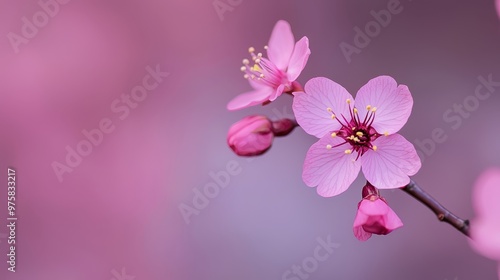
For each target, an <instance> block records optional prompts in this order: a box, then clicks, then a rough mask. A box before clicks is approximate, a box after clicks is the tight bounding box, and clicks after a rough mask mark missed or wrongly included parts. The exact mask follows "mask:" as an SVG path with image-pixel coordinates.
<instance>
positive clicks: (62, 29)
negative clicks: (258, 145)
mask: <svg viewBox="0 0 500 280" xmlns="http://www.w3.org/2000/svg"><path fill="white" fill-rule="evenodd" d="M220 1H221V2H222V3H226V5H229V6H228V7H229V8H230V9H229V10H227V11H226V12H225V13H223V14H218V13H217V11H216V9H215V8H214V4H213V3H214V2H213V0H204V1H201V0H199V1H181V0H169V1H154V0H147V1H144V0H143V1H139V0H126V1H96V0H94V1H78V0H72V1H69V2H68V3H66V4H58V5H59V6H58V7H59V10H58V11H57V12H56V13H55V15H54V16H53V17H50V18H49V19H48V23H47V24H46V26H43V27H41V28H39V30H38V31H37V32H35V33H36V34H35V35H34V36H33V38H30V39H29V40H28V42H27V43H22V44H20V45H19V46H18V48H19V52H18V53H15V51H14V49H15V48H13V46H12V44H11V42H10V40H9V37H8V34H9V33H10V32H13V33H16V34H21V28H22V26H23V21H22V19H23V17H27V18H28V19H30V20H31V19H32V18H33V16H34V15H35V14H36V13H37V12H39V11H43V10H42V8H41V6H40V4H39V3H38V2H37V1H7V0H2V1H0V34H3V37H2V38H3V39H2V40H0V63H1V64H0V65H1V66H0V94H1V97H2V100H1V102H0V129H1V131H2V133H1V135H2V136H1V140H0V143H1V148H0V184H1V185H3V186H7V178H6V177H7V167H14V168H15V169H16V172H17V186H18V187H17V201H16V202H17V216H18V218H19V220H18V227H17V242H18V244H17V263H16V270H17V272H16V273H10V272H8V271H7V265H6V259H7V257H6V254H7V253H8V251H7V243H6V239H5V238H2V236H3V235H2V234H5V233H7V230H6V229H5V226H0V249H1V250H0V251H1V254H0V260H1V261H2V263H3V265H2V266H1V267H0V275H1V279H8V280H10V279H13V280H17V279H23V280H24V279H26V280H27V279H37V280H59V279H61V280H63V279H64V280H73V279H74V280H87V279H92V280H98V279H102V280H109V279H116V280H121V279H120V278H123V279H127V278H126V277H125V276H124V275H121V274H122V272H123V271H126V275H128V276H134V277H135V280H156V279H197V280H199V279H282V275H283V273H284V272H285V271H286V270H288V269H290V268H291V266H292V265H294V264H300V263H301V262H302V260H303V259H305V258H307V257H309V256H311V255H312V252H313V251H314V248H315V247H316V246H317V241H316V239H317V238H318V237H319V238H325V237H326V236H328V235H330V236H331V239H332V240H333V241H335V242H336V243H338V244H339V245H340V246H339V247H338V248H337V249H335V251H334V252H333V253H332V254H331V255H329V257H328V259H327V260H325V261H324V262H320V263H319V264H318V267H317V269H315V271H314V272H312V273H310V275H309V278H310V279H407V280H413V279H415V280H417V279H496V278H495V277H496V267H495V263H494V262H493V261H489V260H487V259H485V258H483V257H481V256H478V255H476V254H475V253H474V252H473V251H472V250H471V249H470V248H469V245H468V243H467V242H466V239H465V237H464V236H462V235H461V234H460V233H458V232H457V231H455V230H454V229H453V228H451V227H450V226H448V225H444V224H440V223H439V222H437V220H436V218H435V217H434V216H433V214H432V213H431V212H430V211H429V210H428V209H426V208H425V207H424V206H422V205H420V204H418V203H417V202H416V201H414V200H412V199H411V198H410V197H408V196H407V195H406V194H404V193H402V192H400V191H385V192H383V195H384V196H386V197H387V199H388V201H389V203H390V204H391V206H392V208H393V209H394V210H395V211H396V212H397V213H398V214H399V215H400V217H401V219H402V220H403V222H404V223H405V226H404V227H403V228H402V229H399V230H397V231H395V232H394V233H391V234H390V235H389V236H386V237H374V238H372V239H370V240H369V241H368V242H365V243H361V242H359V241H357V240H356V239H355V237H354V236H353V234H352V222H353V219H354V215H355V211H356V205H357V203H358V201H359V200H360V198H361V197H360V190H361V187H362V185H363V183H364V181H363V180H364V179H363V178H362V177H361V176H360V177H359V178H358V180H357V181H356V182H355V183H354V184H353V186H352V187H351V188H350V189H349V190H348V191H347V192H346V193H345V194H342V195H341V196H339V197H335V198H328V199H326V198H322V197H319V196H318V195H317V194H316V192H315V189H312V188H307V187H306V186H305V185H304V184H303V182H302V180H301V168H302V163H303V159H304V157H305V153H306V151H307V149H308V148H309V146H310V145H311V144H312V143H314V142H315V139H314V138H313V137H312V136H309V135H307V134H306V133H304V132H303V131H301V130H300V129H297V130H296V131H295V132H293V133H292V135H290V136H288V137H286V138H283V139H277V140H276V141H275V143H274V147H273V148H272V149H271V150H270V151H269V152H268V153H267V154H265V155H264V156H262V157H259V158H257V159H255V160H253V161H247V160H246V159H242V158H238V157H236V156H235V155H233V154H232V152H231V151H230V150H229V149H228V148H227V146H226V143H225V141H226V139H225V137H226V132H227V129H228V128H229V126H230V125H231V124H232V123H234V122H236V121H237V120H239V119H240V118H242V117H243V116H246V115H249V114H253V113H259V114H267V115H269V116H270V117H272V118H276V117H277V116H278V115H280V114H285V115H286V114H290V113H291V108H290V106H291V98H289V97H288V96H283V97H282V98H280V99H279V100H278V101H277V102H275V103H273V104H271V105H268V106H266V107H254V108H251V109H246V110H242V111H238V112H227V111H226V110H225V105H226V103H227V102H228V101H229V100H230V99H231V98H232V97H233V96H235V95H236V94H238V93H240V92H244V91H247V90H248V89H249V85H248V84H247V82H246V81H245V80H244V79H243V78H242V77H241V72H239V67H240V63H241V60H242V59H243V58H245V57H246V56H248V54H247V52H246V50H247V48H248V47H249V46H254V47H256V48H257V49H261V48H262V47H263V46H264V45H265V44H267V40H268V39H269V35H270V32H271V29H272V27H273V25H274V23H275V22H276V21H277V20H279V19H285V20H287V21H289V22H290V23H291V25H292V29H293V31H294V33H295V37H296V39H298V38H300V37H302V36H304V35H305V36H308V37H309V39H310V42H311V50H312V54H311V57H310V59H309V64H308V65H307V66H306V69H305V70H304V72H303V74H302V76H301V77H300V78H299V81H300V82H302V83H305V82H306V81H307V80H308V79H309V78H312V77H315V76H327V77H329V78H332V79H334V80H335V81H337V82H339V83H341V84H342V85H344V86H345V87H346V88H347V89H348V90H349V91H350V92H351V93H355V92H356V91H357V89H358V88H359V87H361V86H362V85H363V84H364V83H366V82H367V81H368V80H369V79H371V78H373V77H375V76H378V75H383V74H386V75H391V76H393V77H395V78H396V80H397V81H398V82H399V83H402V84H406V85H408V86H409V88H410V90H411V91H412V93H413V97H414V100H415V104H414V109H413V114H412V116H411V118H410V120H409V122H408V124H407V125H406V126H405V128H404V129H403V131H402V134H403V135H404V136H405V137H406V138H407V139H409V140H410V141H412V142H413V143H417V142H418V141H419V142H422V141H424V139H427V138H430V137H431V136H432V131H433V130H434V129H436V128H438V129H442V130H443V131H444V132H445V134H446V135H447V138H446V141H444V143H437V144H436V147H435V151H433V152H432V153H430V152H429V153H428V154H425V153H424V156H425V158H424V159H423V167H422V169H421V171H420V172H419V173H418V174H417V176H415V180H416V181H417V182H419V184H420V185H421V186H422V187H424V188H425V189H427V190H428V191H429V192H431V193H432V194H433V195H434V196H435V197H436V198H438V199H439V200H440V201H441V202H443V203H444V204H445V205H446V206H447V207H449V208H450V209H451V210H453V211H454V212H456V213H457V214H458V215H460V216H463V217H468V218H472V217H473V216H474V213H473V209H472V207H471V203H470V194H471V186H472V184H473V182H474V180H475V178H476V177H477V176H478V175H479V173H480V172H481V171H482V170H483V169H485V168H486V167H488V166H492V165H496V166H500V145H499V144H498V139H500V130H499V129H498V121H499V119H500V110H498V107H499V105H500V96H499V92H500V87H496V88H495V90H496V91H493V92H492V94H491V96H490V97H489V98H488V99H487V100H486V101H480V102H479V103H478V104H479V105H478V106H477V108H475V109H474V110H472V111H471V112H467V116H466V117H465V116H463V117H460V118H459V119H460V125H458V119H456V117H457V116H459V115H458V113H455V112H452V113H451V115H449V116H454V117H455V120H456V121H454V122H450V121H446V120H445V119H444V118H443V114H445V113H446V112H447V111H448V110H453V108H454V107H453V106H454V104H463V102H464V100H470V96H472V95H474V91H475V89H476V87H477V85H478V84H479V81H478V77H479V76H482V77H488V76H489V75H492V79H493V80H494V81H500V70H499V69H500V68H499V66H500V54H499V50H500V21H499V19H498V16H497V14H496V11H495V3H494V1H493V0H480V1H451V0H443V1H410V0H408V1H406V0H402V1H401V3H400V6H401V8H402V11H401V12H400V13H398V14H395V15H393V16H392V18H391V22H390V23H389V24H388V25H387V27H383V28H381V30H380V33H379V34H378V35H377V36H375V37H374V38H372V39H371V41H370V43H369V45H368V46H366V47H364V48H362V49H361V52H360V53H359V54H354V55H353V56H352V61H351V62H350V63H348V62H347V60H346V59H345V57H344V55H343V54H342V51H341V49H340V48H339V45H340V44H341V43H342V42H347V43H349V44H353V39H354V36H355V31H354V27H356V26H358V27H361V28H362V29H363V28H364V27H365V25H366V24H367V23H369V22H371V21H373V15H372V14H371V13H370V11H372V10H374V11H380V10H382V9H387V5H388V3H389V2H391V1H389V0H383V1H382V0H377V1H369V2H368V1H360V0H356V1H348V0H343V1H331V0H312V1H299V0H276V1H264V0H253V1H250V0H242V1H240V2H239V1H235V0H233V1H226V0H220ZM61 2H63V1H61ZM217 3H220V2H217ZM39 20H43V18H41V19H39ZM157 65H159V67H160V69H161V70H162V71H164V72H168V73H170V75H169V76H168V77H166V78H165V79H164V80H163V81H162V82H161V83H160V84H159V85H158V87H157V88H156V89H154V90H152V91H150V92H149V93H148V94H147V97H145V99H144V100H143V101H141V102H137V107H136V108H132V109H130V112H129V114H128V115H127V116H126V117H125V118H124V119H123V120H122V119H120V118H119V117H120V114H118V113H116V112H114V111H113V110H112V108H111V104H113V102H115V100H120V98H121V96H122V94H130V93H131V91H132V89H133V88H134V87H135V86H138V85H141V84H142V82H143V78H144V77H145V76H146V75H148V72H147V71H146V67H148V66H150V67H152V68H155V67H156V66H157ZM467 98H469V99H467ZM122 104H123V103H122ZM469 107H470V105H469ZM277 112H278V115H277ZM449 114H450V113H449ZM105 118H109V119H110V120H111V121H112V124H113V125H114V127H115V129H114V130H113V131H112V132H110V133H108V134H104V137H103V140H102V143H100V144H99V145H97V146H94V147H93V148H92V152H90V154H89V155H88V156H85V157H83V158H82V161H81V163H79V164H78V165H77V166H76V167H74V168H72V172H71V173H65V174H64V175H63V176H62V182H60V180H58V177H57V176H56V174H55V172H54V170H53V167H52V163H53V162H54V161H57V162H60V163H64V162H65V157H66V154H67V151H66V147H67V146H70V147H71V148H73V149H76V146H77V144H78V143H79V142H80V141H82V140H84V139H85V137H84V136H83V134H82V130H92V129H96V128H98V127H99V123H100V122H101V120H103V119H105ZM454 124H455V125H456V126H458V127H456V129H453V127H452V126H453V125H454ZM420 151H422V152H423V149H420ZM233 161H235V162H237V164H238V166H239V167H240V169H241V174H238V175H235V176H231V177H230V181H229V182H228V184H227V186H226V187H225V188H223V189H221V190H220V192H219V194H218V195H217V196H215V197H214V198H213V199H210V201H209V205H208V206H207V207H205V208H204V209H202V210H201V211H200V212H199V213H198V215H193V216H191V217H190V223H189V224H186V222H185V220H184V218H183V215H182V214H181V212H180V210H179V207H180V205H183V204H185V205H191V206H192V205H193V203H192V200H193V197H194V191H193V189H198V190H201V189H203V187H204V186H205V185H206V184H208V183H210V182H213V181H214V180H213V179H212V177H211V176H210V175H209V173H210V172H219V171H221V170H225V169H226V165H227V164H228V163H230V164H231V163H233ZM1 190H2V191H0V201H1V203H0V220H1V223H4V222H5V224H7V222H6V217H7V209H6V208H7V205H6V195H7V189H6V187H5V188H1ZM2 228H3V229H2ZM122 268H123V269H124V270H122ZM117 274H120V275H121V277H118V276H116V275H117ZM290 279H292V278H290Z"/></svg>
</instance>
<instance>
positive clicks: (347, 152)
mask: <svg viewBox="0 0 500 280" xmlns="http://www.w3.org/2000/svg"><path fill="white" fill-rule="evenodd" d="M344 153H345V154H346V155H350V154H352V150H345V151H344Z"/></svg>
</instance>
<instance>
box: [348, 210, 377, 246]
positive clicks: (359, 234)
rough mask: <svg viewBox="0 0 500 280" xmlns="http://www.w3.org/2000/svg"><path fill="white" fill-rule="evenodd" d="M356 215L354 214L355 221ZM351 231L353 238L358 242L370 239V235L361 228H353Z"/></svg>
mask: <svg viewBox="0 0 500 280" xmlns="http://www.w3.org/2000/svg"><path fill="white" fill-rule="evenodd" d="M358 215H359V213H358V214H356V219H358ZM352 231H353V232H354V236H356V238H357V239H358V240H359V241H366V240H368V239H370V237H372V234H371V233H369V232H366V231H365V230H364V229H363V226H362V225H361V226H354V227H353V228H352Z"/></svg>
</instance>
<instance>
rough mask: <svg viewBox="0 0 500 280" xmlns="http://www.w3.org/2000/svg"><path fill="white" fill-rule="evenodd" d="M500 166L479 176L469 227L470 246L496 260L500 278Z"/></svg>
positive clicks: (473, 197) (474, 192) (475, 187)
mask: <svg viewBox="0 0 500 280" xmlns="http://www.w3.org/2000/svg"><path fill="white" fill-rule="evenodd" d="M499 197H500V168H491V169H488V170H486V171H485V172H484V173H483V174H481V176H479V178H478V180H477V181H476V184H475V186H474V191H473V196H472V199H473V200H472V201H473V205H474V209H475V210H476V214H477V215H476V218H475V219H474V221H473V222H472V227H471V238H472V239H471V242H470V244H471V246H472V247H473V248H474V249H475V250H476V251H477V252H478V253H480V254H481V255H483V256H485V257H488V258H490V259H493V260H496V261H498V262H499V264H498V277H499V279H500V218H499V217H500V203H498V198H499Z"/></svg>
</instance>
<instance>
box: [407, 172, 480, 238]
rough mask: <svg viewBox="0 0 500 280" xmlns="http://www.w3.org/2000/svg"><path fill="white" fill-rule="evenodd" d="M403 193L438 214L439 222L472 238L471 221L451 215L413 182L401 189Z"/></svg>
mask: <svg viewBox="0 0 500 280" xmlns="http://www.w3.org/2000/svg"><path fill="white" fill-rule="evenodd" d="M401 189H402V190H403V191H405V192H406V193H408V194H409V195H411V196H412V197H414V198H415V199H416V200H418V201H420V202H421V203H423V204H424V205H425V206H427V207H429V209H431V210H432V212H434V214H436V216H437V218H438V220H440V221H441V222H445V223H448V224H450V225H452V226H453V227H454V228H456V229H457V230H458V231H460V232H461V233H463V234H465V235H466V236H469V237H470V234H469V229H470V227H469V220H464V219H461V218H460V217H458V216H457V215H455V214H453V213H451V212H450V211H449V210H448V209H446V208H445V207H444V206H443V205H441V204H440V203H439V202H438V201H437V200H436V199H435V198H433V197H432V196H431V195H429V194H428V193H426V192H425V191H424V190H423V189H421V188H420V187H419V186H418V185H417V183H415V182H414V181H413V180H412V181H410V183H409V184H408V185H406V186H404V187H402V188H401Z"/></svg>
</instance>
